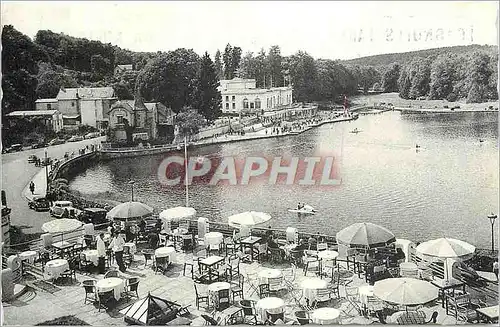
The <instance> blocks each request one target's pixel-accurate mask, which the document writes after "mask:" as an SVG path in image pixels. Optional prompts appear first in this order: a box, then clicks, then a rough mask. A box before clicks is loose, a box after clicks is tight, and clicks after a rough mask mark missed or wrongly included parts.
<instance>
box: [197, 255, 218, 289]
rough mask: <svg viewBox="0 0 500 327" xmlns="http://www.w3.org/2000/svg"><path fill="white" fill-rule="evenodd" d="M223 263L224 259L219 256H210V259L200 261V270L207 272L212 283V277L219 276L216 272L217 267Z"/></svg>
mask: <svg viewBox="0 0 500 327" xmlns="http://www.w3.org/2000/svg"><path fill="white" fill-rule="evenodd" d="M223 261H224V258H223V257H219V256H217V255H213V256H210V257H208V258H205V259H203V260H200V261H199V265H200V270H201V271H203V270H205V269H206V270H207V273H208V281H209V282H210V283H211V282H212V277H213V276H217V273H216V272H214V268H216V267H217V265H218V264H219V263H220V262H223Z"/></svg>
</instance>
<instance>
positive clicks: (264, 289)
mask: <svg viewBox="0 0 500 327" xmlns="http://www.w3.org/2000/svg"><path fill="white" fill-rule="evenodd" d="M269 294H270V291H269V284H260V285H259V297H260V298H261V299H262V298H265V297H268V296H269Z"/></svg>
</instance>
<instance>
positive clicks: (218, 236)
mask: <svg viewBox="0 0 500 327" xmlns="http://www.w3.org/2000/svg"><path fill="white" fill-rule="evenodd" d="M223 240H224V235H222V233H220V232H210V233H206V234H205V245H206V246H207V247H209V248H210V247H212V246H214V247H216V248H217V249H218V248H219V245H220V244H221V243H222V241H223Z"/></svg>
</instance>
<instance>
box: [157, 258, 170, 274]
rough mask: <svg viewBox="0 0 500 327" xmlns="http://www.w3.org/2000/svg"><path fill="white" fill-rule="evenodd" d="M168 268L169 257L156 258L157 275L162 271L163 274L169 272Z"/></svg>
mask: <svg viewBox="0 0 500 327" xmlns="http://www.w3.org/2000/svg"><path fill="white" fill-rule="evenodd" d="M167 267H168V257H161V258H158V257H155V275H156V273H157V272H158V271H159V270H161V272H162V273H164V272H165V270H167Z"/></svg>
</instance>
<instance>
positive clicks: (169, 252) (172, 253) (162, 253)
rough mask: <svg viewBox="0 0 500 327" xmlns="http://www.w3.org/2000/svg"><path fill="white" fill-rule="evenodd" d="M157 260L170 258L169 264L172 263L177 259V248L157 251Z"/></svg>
mask: <svg viewBox="0 0 500 327" xmlns="http://www.w3.org/2000/svg"><path fill="white" fill-rule="evenodd" d="M155 257H156V258H165V257H167V258H168V261H169V262H172V261H173V259H174V257H175V248H174V247H173V246H163V247H161V248H157V249H156V250H155Z"/></svg>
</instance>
